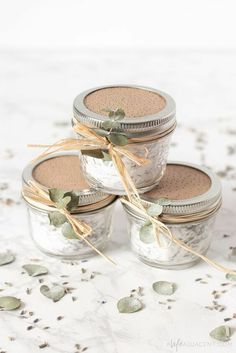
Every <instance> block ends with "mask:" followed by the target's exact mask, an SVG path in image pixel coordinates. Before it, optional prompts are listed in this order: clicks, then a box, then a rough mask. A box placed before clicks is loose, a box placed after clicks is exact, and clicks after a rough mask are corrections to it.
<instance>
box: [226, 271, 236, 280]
mask: <svg viewBox="0 0 236 353" xmlns="http://www.w3.org/2000/svg"><path fill="white" fill-rule="evenodd" d="M225 277H226V278H227V279H228V280H230V281H236V275H235V274H234V273H226V275H225Z"/></svg>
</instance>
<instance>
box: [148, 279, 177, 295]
mask: <svg viewBox="0 0 236 353" xmlns="http://www.w3.org/2000/svg"><path fill="white" fill-rule="evenodd" d="M152 288H153V290H154V291H155V292H157V293H158V294H161V295H172V294H173V293H174V292H175V291H176V289H177V287H176V284H175V283H172V282H166V281H158V282H154V283H153V285H152Z"/></svg>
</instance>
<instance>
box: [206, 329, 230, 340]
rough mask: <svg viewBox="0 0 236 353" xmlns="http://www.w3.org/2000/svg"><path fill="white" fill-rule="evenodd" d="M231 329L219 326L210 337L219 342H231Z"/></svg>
mask: <svg viewBox="0 0 236 353" xmlns="http://www.w3.org/2000/svg"><path fill="white" fill-rule="evenodd" d="M231 335H232V333H231V329H230V327H229V326H224V325H222V326H219V327H216V328H215V329H214V330H212V331H211V332H210V336H211V337H212V338H214V339H216V340H218V341H223V342H226V341H229V339H230V337H231Z"/></svg>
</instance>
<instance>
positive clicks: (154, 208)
mask: <svg viewBox="0 0 236 353" xmlns="http://www.w3.org/2000/svg"><path fill="white" fill-rule="evenodd" d="M162 211H163V207H162V206H161V205H159V204H158V203H153V204H152V205H151V206H150V207H148V209H147V214H149V216H153V217H155V216H159V215H160V214H161V213H162Z"/></svg>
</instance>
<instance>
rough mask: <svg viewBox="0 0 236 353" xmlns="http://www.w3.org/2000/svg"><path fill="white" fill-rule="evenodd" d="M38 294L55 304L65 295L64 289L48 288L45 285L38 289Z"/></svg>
mask: <svg viewBox="0 0 236 353" xmlns="http://www.w3.org/2000/svg"><path fill="white" fill-rule="evenodd" d="M40 292H41V293H42V294H43V295H44V296H45V297H47V298H49V299H52V300H53V301H54V302H57V301H58V300H60V299H61V298H63V297H64V295H65V293H66V292H65V288H64V287H62V286H59V285H57V284H56V285H53V286H52V287H51V288H49V287H48V286H46V285H42V286H41V287H40Z"/></svg>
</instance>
